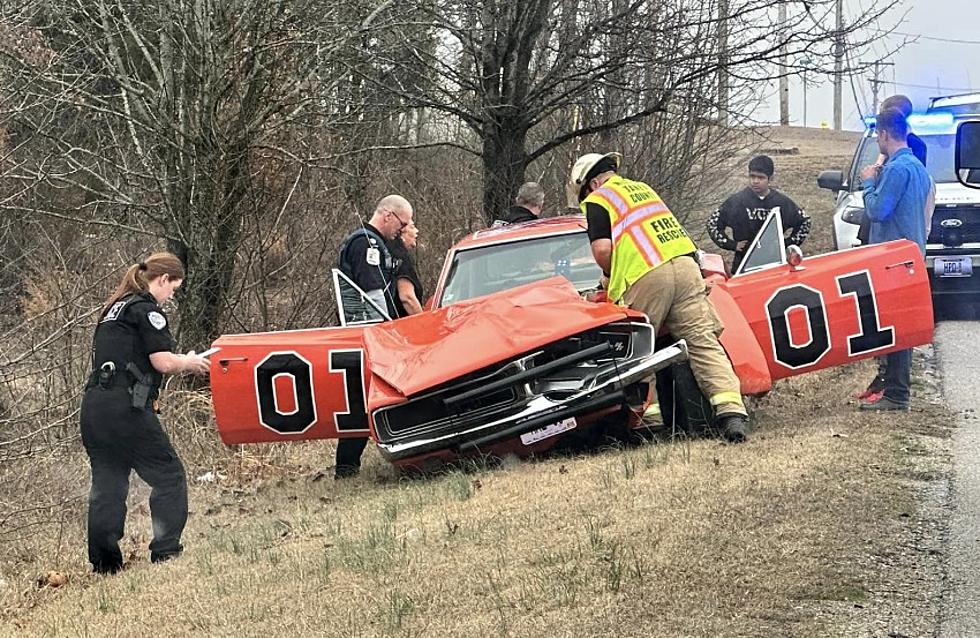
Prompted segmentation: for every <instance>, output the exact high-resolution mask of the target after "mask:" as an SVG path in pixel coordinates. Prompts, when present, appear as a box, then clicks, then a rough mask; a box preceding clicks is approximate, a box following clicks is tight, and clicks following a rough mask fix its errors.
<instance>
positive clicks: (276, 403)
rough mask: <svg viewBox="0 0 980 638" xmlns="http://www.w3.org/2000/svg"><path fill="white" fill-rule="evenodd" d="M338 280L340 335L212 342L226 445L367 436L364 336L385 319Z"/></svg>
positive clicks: (287, 334) (304, 333) (317, 332)
mask: <svg viewBox="0 0 980 638" xmlns="http://www.w3.org/2000/svg"><path fill="white" fill-rule="evenodd" d="M333 278H334V291H335V294H336V296H337V308H338V315H339V318H340V323H341V327H336V328H317V329H312V330H291V331H290V330H287V331H282V332H265V333H256V334H239V335H224V336H222V337H220V338H219V339H218V340H216V341H215V342H214V344H213V347H215V348H218V351H217V352H216V353H215V354H214V355H212V357H211V390H212V396H213V400H214V412H215V419H216V421H217V425H218V433H219V434H220V435H221V439H222V441H224V442H225V443H226V444H229V445H231V444H237V443H263V442H282V441H295V440H305V439H325V438H326V439H330V438H348V437H362V436H365V435H367V434H368V433H369V426H368V419H367V414H366V409H365V397H366V396H367V390H368V387H367V384H368V383H369V379H370V375H369V374H368V370H367V365H368V362H367V360H366V357H365V354H364V340H363V333H364V329H365V327H366V326H370V325H372V324H374V323H378V322H381V321H386V320H388V316H387V314H386V313H385V311H384V310H383V309H381V308H379V307H378V306H377V304H375V303H374V302H372V301H371V299H370V298H368V296H367V295H366V294H364V292H363V291H361V290H360V289H359V288H358V287H357V286H356V285H354V284H353V282H351V281H350V280H349V279H348V278H347V277H345V276H344V275H343V274H342V273H340V271H338V270H334V272H333Z"/></svg>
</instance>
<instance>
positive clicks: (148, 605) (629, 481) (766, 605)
mask: <svg viewBox="0 0 980 638" xmlns="http://www.w3.org/2000/svg"><path fill="white" fill-rule="evenodd" d="M766 134H767V135H768V136H769V137H770V139H769V140H764V143H763V144H761V146H762V148H766V149H783V150H785V149H791V148H796V149H798V151H799V152H798V153H795V154H780V155H776V156H775V160H776V166H777V185H778V186H779V187H781V188H782V189H783V190H785V191H786V192H787V193H788V194H790V195H791V196H792V197H794V198H795V199H797V201H798V202H799V203H800V204H801V205H803V206H804V207H805V208H806V209H807V210H808V211H809V212H810V214H811V216H812V217H813V219H814V224H813V231H812V235H811V239H810V241H809V242H808V243H807V245H805V246H804V248H805V250H806V252H807V253H808V254H814V253H816V252H823V250H825V249H829V246H830V241H831V239H830V227H829V213H830V210H831V195H830V193H827V192H824V191H819V190H818V189H817V188H816V184H815V178H816V173H817V172H819V171H820V170H822V169H825V168H841V167H843V166H844V165H845V164H846V162H847V160H848V149H849V148H852V145H853V141H854V139H853V138H854V136H853V134H835V133H832V132H828V131H819V130H799V129H789V130H778V129H776V130H770V131H767V132H766ZM751 150H752V149H750V148H747V149H746V158H747V156H748V154H749V153H750V152H751ZM746 161H747V159H746ZM738 179H739V178H738V177H736V178H734V181H733V185H734V186H735V187H737V186H738ZM871 375H872V366H871V364H870V363H869V362H862V363H859V364H854V365H851V366H847V367H842V368H836V369H833V370H827V371H822V372H818V373H814V374H810V375H805V376H803V377H799V378H796V379H791V380H789V381H786V382H781V383H780V384H779V385H778V386H777V387H776V388H775V389H774V390H773V391H772V392H771V393H770V394H769V395H767V396H766V397H763V398H761V399H756V400H753V401H752V403H751V406H750V409H751V411H752V439H751V441H750V442H749V443H747V444H744V445H740V446H726V445H723V444H721V443H720V442H718V441H716V440H704V439H700V440H685V439H675V440H672V441H671V440H668V441H663V442H657V443H652V444H648V445H643V446H639V447H635V448H630V449H612V450H606V451H603V452H600V453H597V454H594V455H589V456H582V457H568V458H556V459H548V460H541V461H536V462H518V461H513V462H509V461H508V462H505V463H504V464H503V465H502V466H501V467H493V468H487V467H481V466H474V467H472V468H469V470H468V471H454V472H451V473H449V474H446V475H443V476H438V477H432V478H428V479H425V480H406V479H402V478H400V477H398V476H397V475H396V474H395V473H394V472H393V470H392V469H391V468H390V467H388V466H387V465H385V464H384V463H383V462H382V460H381V459H380V457H379V456H378V455H377V454H376V452H375V451H374V450H369V453H368V455H367V460H366V467H365V470H364V472H363V474H362V476H360V477H358V478H357V479H354V480H352V481H350V482H345V483H342V484H337V483H334V482H333V481H332V479H331V478H330V475H329V473H328V468H329V466H330V465H331V464H332V445H331V444H329V443H317V444H308V445H297V446H271V447H264V448H261V447H252V448H248V449H242V450H239V451H237V452H223V451H221V448H220V447H219V444H218V443H217V442H216V440H215V439H216V435H215V434H214V432H213V429H210V428H211V425H210V424H202V425H201V428H200V430H199V431H198V432H196V433H195V435H194V436H193V437H187V436H183V435H178V436H176V437H175V439H176V445H177V448H178V450H180V451H181V452H182V454H184V457H185V461H186V462H187V464H188V466H189V468H188V470H189V475H190V478H191V482H192V484H193V486H192V491H191V503H192V506H191V508H192V514H191V517H190V520H189V523H188V528H187V532H186V534H185V542H186V546H187V551H186V552H185V554H184V556H183V557H182V558H180V559H179V560H177V561H173V562H172V563H169V564H165V565H159V566H158V565H150V564H148V563H147V562H146V560H145V551H146V543H147V542H148V535H149V520H148V512H147V509H146V488H145V486H140V487H139V488H138V489H136V490H134V491H133V492H134V493H133V495H132V498H131V507H130V517H129V520H128V527H127V529H128V531H129V534H128V536H127V538H126V539H125V541H124V545H125V548H126V551H127V553H130V552H131V553H132V563H131V566H130V567H129V568H127V569H126V570H124V571H123V572H122V573H121V574H118V575H116V576H114V577H110V578H103V577H95V576H93V575H91V574H89V573H87V570H86V563H85V556H84V544H83V542H84V541H83V539H84V532H83V529H82V516H83V512H84V498H83V497H82V496H80V495H81V494H84V490H82V489H75V490H74V493H75V504H74V506H73V508H74V509H73V510H71V512H72V515H71V516H68V517H66V518H63V519H62V520H61V521H55V522H53V523H52V525H51V526H50V527H48V528H41V529H37V530H32V533H31V534H29V535H23V536H22V537H21V538H20V540H19V541H18V542H17V543H15V544H12V545H10V546H9V547H8V548H7V550H6V551H4V552H3V553H2V555H0V635H18V636H20V635H25V636H42V635H45V636H47V635H86V636H109V635H113V636H137V635H139V636H142V635H145V634H147V633H148V632H152V633H153V635H155V636H184V635H197V634H201V635H205V634H206V635H216V636H253V635H254V636H259V635H282V634H285V633H287V632H289V633H292V632H305V633H307V634H310V635H327V636H341V635H343V636H430V635H452V636H548V637H556V636H599V635H603V636H641V635H642V636H881V637H886V636H887V637H893V638H898V637H901V636H909V637H911V636H927V635H930V636H931V635H933V633H934V629H935V624H936V620H937V616H938V607H939V602H940V596H941V594H940V592H941V586H942V582H943V571H942V570H943V568H942V558H943V557H942V553H943V544H942V543H943V538H944V534H945V531H944V530H945V524H946V518H945V517H946V514H945V507H946V503H947V499H948V491H949V476H948V467H949V460H948V454H949V433H950V428H951V427H952V420H951V419H950V415H949V414H948V413H947V412H946V411H945V409H944V408H943V407H942V405H941V398H940V395H939V389H938V388H939V384H938V372H937V371H936V364H935V360H934V355H933V352H932V350H931V348H923V349H920V351H918V352H917V354H916V359H915V379H914V381H913V392H914V406H915V407H914V409H913V411H912V412H911V413H909V414H900V415H896V416H880V415H861V414H858V413H857V412H856V402H855V401H854V400H853V399H850V398H849V397H850V396H851V395H852V394H853V393H854V392H856V391H858V390H860V389H861V388H862V387H863V386H864V384H866V382H867V380H868V379H869V377H870V376H871ZM41 472H42V473H44V474H45V476H44V477H42V478H44V479H46V480H50V481H52V483H51V484H52V485H54V483H55V482H56V480H55V479H51V478H50V477H49V476H47V474H51V476H57V477H59V478H61V479H62V480H69V481H71V482H72V484H73V486H74V488H78V487H79V482H83V481H84V478H85V474H86V468H85V465H84V457H83V456H82V455H81V454H79V453H78V451H77V450H76V451H75V454H74V455H73V456H72V457H71V459H70V460H69V461H68V462H63V463H61V464H60V466H59V467H58V468H44V469H43V470H41ZM209 472H210V474H208V473H209ZM38 482H39V484H43V480H42V481H38ZM49 570H58V571H60V572H64V573H65V574H66V575H67V577H68V582H67V584H65V585H64V586H61V587H52V586H50V585H47V584H46V580H45V577H44V575H45V574H46V572H48V571H49Z"/></svg>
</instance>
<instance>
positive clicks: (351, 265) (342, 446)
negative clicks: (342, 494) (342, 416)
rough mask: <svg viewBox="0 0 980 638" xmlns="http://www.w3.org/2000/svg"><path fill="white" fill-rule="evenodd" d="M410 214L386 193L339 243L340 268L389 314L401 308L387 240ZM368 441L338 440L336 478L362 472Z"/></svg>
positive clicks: (396, 266) (407, 205) (405, 204)
mask: <svg viewBox="0 0 980 638" xmlns="http://www.w3.org/2000/svg"><path fill="white" fill-rule="evenodd" d="M413 214H414V211H413V210H412V205H411V204H410V203H409V202H408V200H407V199H405V198H404V197H402V196H400V195H388V196H387V197H384V198H383V199H382V200H381V201H379V202H378V205H377V206H375V208H374V213H373V214H372V215H371V220H370V221H369V222H368V223H367V224H363V225H361V227H360V228H357V229H356V230H354V231H353V232H352V233H351V234H350V235H348V236H347V238H346V239H344V241H343V243H341V245H340V255H339V258H338V262H339V267H340V271H341V272H343V273H344V274H345V275H347V276H348V277H349V278H350V280H351V281H353V282H354V283H355V284H356V285H357V287H358V288H360V289H361V290H363V291H364V293H365V294H366V295H367V296H368V297H369V298H370V299H371V300H372V301H373V302H374V303H376V304H377V305H378V307H379V308H383V309H385V310H386V312H387V313H388V316H389V317H395V316H397V315H398V309H399V307H400V295H399V293H398V285H397V283H396V281H397V277H396V274H397V272H398V270H399V263H398V261H397V260H396V258H395V257H394V255H392V252H391V249H390V248H389V242H393V241H395V240H396V239H397V238H398V237H399V236H400V235H401V234H402V231H404V230H405V229H406V228H408V227H409V226H410V225H411V224H412V215H413ZM416 303H417V300H416ZM364 427H365V428H366V427H367V424H366V423H365V424H364ZM367 441H368V440H367V437H354V438H342V439H340V440H339V441H337V457H336V464H335V467H334V478H335V479H343V478H348V477H351V476H355V475H357V474H358V473H359V472H360V471H361V455H362V454H363V453H364V448H365V447H366V446H367Z"/></svg>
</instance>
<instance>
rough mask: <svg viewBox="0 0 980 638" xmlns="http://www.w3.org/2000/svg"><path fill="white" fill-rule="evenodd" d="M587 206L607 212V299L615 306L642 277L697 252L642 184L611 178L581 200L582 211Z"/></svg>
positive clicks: (684, 232) (663, 206) (658, 199)
mask: <svg viewBox="0 0 980 638" xmlns="http://www.w3.org/2000/svg"><path fill="white" fill-rule="evenodd" d="M586 204H598V205H599V206H602V208H603V209H604V210H605V211H606V212H607V213H609V223H610V226H611V227H612V269H611V271H610V273H609V298H610V299H612V300H613V301H615V302H617V303H618V302H619V300H620V299H622V297H623V295H624V294H625V293H626V289H627V288H629V287H630V286H631V285H632V284H633V282H634V281H636V280H637V279H639V278H640V277H642V276H643V275H645V274H647V273H648V272H650V271H651V270H653V269H654V268H656V267H657V266H659V265H660V264H662V263H664V262H667V261H670V260H671V259H673V258H674V257H680V256H681V255H689V254H691V253H693V252H695V251H696V250H697V248H696V247H695V246H694V242H693V241H691V238H690V237H688V235H687V231H685V230H684V228H683V227H682V226H681V225H680V222H678V221H677V219H676V218H675V217H674V214H673V213H671V212H670V209H669V208H667V205H666V204H664V202H663V200H662V199H660V196H659V195H657V193H656V192H655V191H654V190H653V189H652V188H650V187H649V186H647V185H646V184H644V183H643V182H634V181H632V180H629V179H626V178H625V177H621V176H619V175H614V176H613V177H611V178H609V179H608V180H606V183H605V184H603V185H602V188H599V189H598V190H595V191H592V192H591V193H590V194H589V196H588V197H586V198H585V200H583V201H582V211H583V212H584V211H585V209H586Z"/></svg>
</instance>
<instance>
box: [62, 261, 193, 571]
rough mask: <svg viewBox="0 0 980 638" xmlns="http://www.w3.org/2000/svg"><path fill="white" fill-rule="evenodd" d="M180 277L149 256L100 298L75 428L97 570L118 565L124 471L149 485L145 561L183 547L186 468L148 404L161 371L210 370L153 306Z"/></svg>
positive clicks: (170, 264)
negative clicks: (84, 465) (85, 472)
mask: <svg viewBox="0 0 980 638" xmlns="http://www.w3.org/2000/svg"><path fill="white" fill-rule="evenodd" d="M183 279H184V267H183V265H182V264H181V263H180V260H179V259H177V257H176V256H174V255H172V254H170V253H156V254H154V255H151V256H150V257H149V258H147V260H146V261H143V262H140V263H139V264H135V265H133V266H130V268H129V270H128V271H126V275H125V276H124V277H123V280H122V282H121V283H120V284H119V286H118V287H117V288H116V290H115V292H113V293H112V295H111V296H110V297H109V299H108V301H106V304H105V306H104V307H103V309H102V313H101V316H100V320H99V324H98V326H97V327H96V329H95V338H94V342H93V344H92V374H91V376H90V378H89V381H88V383H87V384H86V386H85V395H84V398H83V399H82V409H81V429H82V443H83V445H84V446H85V451H86V452H87V453H88V457H89V462H90V464H91V466H92V491H91V493H90V495H89V511H88V557H89V562H91V563H92V569H93V570H94V571H96V572H99V573H107V574H111V573H114V572H117V571H119V569H121V568H122V564H123V559H122V553H121V552H120V550H119V539H121V538H122V536H123V525H124V523H125V519H126V496H127V493H128V491H129V473H130V470H136V473H137V474H139V476H140V477H141V478H142V479H143V480H144V481H146V482H147V483H148V484H149V485H150V487H151V488H152V492H151V493H150V511H151V515H152V518H153V542H151V543H150V558H151V560H152V561H153V562H159V561H163V560H167V559H168V558H173V557H175V556H177V555H179V554H180V552H181V550H182V549H183V546H182V545H181V544H180V536H181V533H182V532H183V530H184V523H185V522H186V521H187V481H186V479H185V477H184V466H183V464H181V462H180V458H178V456H177V453H176V452H175V451H174V449H173V446H172V445H171V444H170V439H169V438H168V437H167V435H166V433H165V432H164V431H163V428H161V426H160V421H159V419H158V418H157V415H156V413H155V410H154V407H155V404H156V398H157V395H158V393H159V389H160V383H161V381H162V378H163V375H164V374H174V373H195V374H206V373H207V372H208V368H209V365H208V361H207V359H205V358H204V357H201V356H200V355H197V354H194V352H193V351H191V352H188V353H187V354H183V355H179V354H174V353H173V348H174V345H175V344H174V340H173V337H172V336H171V334H170V327H169V325H168V322H167V317H166V315H165V314H164V313H163V310H162V309H161V308H160V306H161V305H162V304H163V303H164V302H166V301H167V300H169V299H170V298H171V297H173V294H174V291H175V290H176V289H177V288H179V287H180V284H181V282H182V281H183Z"/></svg>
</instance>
